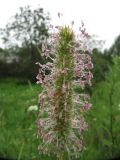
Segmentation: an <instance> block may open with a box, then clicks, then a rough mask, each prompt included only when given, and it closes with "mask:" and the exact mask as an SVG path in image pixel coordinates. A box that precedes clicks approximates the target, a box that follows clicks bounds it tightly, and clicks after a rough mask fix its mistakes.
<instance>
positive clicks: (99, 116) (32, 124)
mask: <svg viewBox="0 0 120 160" xmlns="http://www.w3.org/2000/svg"><path fill="white" fill-rule="evenodd" d="M119 66H120V58H115V59H114V65H113V67H112V68H110V71H109V73H108V74H107V78H106V81H102V82H100V83H98V84H97V85H96V86H95V87H94V88H93V90H92V98H91V101H92V104H93V107H92V108H91V110H89V111H88V112H87V113H86V119H87V121H88V123H89V130H88V131H86V132H85V133H84V142H85V147H86V150H85V151H83V152H82V153H81V160H101V159H102V160H103V159H108V158H112V157H119V156H120V127H119V124H120V98H119V95H120V70H119ZM40 90H41V87H40V86H39V85H35V84H34V85H33V84H30V82H28V83H26V84H21V83H20V82H18V81H17V80H14V79H8V80H4V79H3V80H0V156H2V157H12V158H15V159H18V160H20V159H25V160H40V159H41V160H42V159H44V160H47V159H49V160H50V159H51V160H52V159H53V157H52V156H51V157H50V158H49V157H43V156H40V155H39V153H38V149H37V148H38V144H39V143H40V142H39V140H38V139H37V128H36V119H37V111H34V110H32V111H28V109H29V107H30V106H33V105H37V97H38V93H39V92H40Z"/></svg>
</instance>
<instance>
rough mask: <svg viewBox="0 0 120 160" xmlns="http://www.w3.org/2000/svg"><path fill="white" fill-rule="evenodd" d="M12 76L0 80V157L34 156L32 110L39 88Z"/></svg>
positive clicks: (36, 141)
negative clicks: (23, 83) (20, 82)
mask: <svg viewBox="0 0 120 160" xmlns="http://www.w3.org/2000/svg"><path fill="white" fill-rule="evenodd" d="M17 83H18V82H17V81H16V80H14V79H11V80H1V81H0V157H1V156H2V157H11V158H15V159H16V158H18V160H20V159H21V158H22V159H26V160H27V159H38V151H37V147H38V140H37V138H36V133H37V131H36V118H37V114H36V112H35V111H31V112H30V111H28V108H29V106H32V105H36V104H37V96H38V93H39V92H40V87H39V86H36V85H31V84H30V83H29V84H26V85H21V84H17Z"/></svg>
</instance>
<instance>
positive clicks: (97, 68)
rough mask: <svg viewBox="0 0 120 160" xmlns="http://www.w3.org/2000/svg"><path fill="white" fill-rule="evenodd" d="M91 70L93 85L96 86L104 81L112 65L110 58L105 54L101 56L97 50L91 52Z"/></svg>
mask: <svg viewBox="0 0 120 160" xmlns="http://www.w3.org/2000/svg"><path fill="white" fill-rule="evenodd" d="M91 56H92V62H93V65H94V68H93V76H94V78H93V83H94V84H97V83H98V82H100V81H103V80H105V77H106V74H107V72H108V71H109V67H110V66H111V65H112V61H111V58H110V57H109V56H108V55H107V54H105V53H104V54H103V53H102V52H101V51H99V50H98V49H93V51H92V55H91Z"/></svg>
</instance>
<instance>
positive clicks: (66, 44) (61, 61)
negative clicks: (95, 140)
mask: <svg viewBox="0 0 120 160" xmlns="http://www.w3.org/2000/svg"><path fill="white" fill-rule="evenodd" d="M51 37H52V38H51V41H50V46H51V48H49V49H47V48H45V49H44V51H45V54H43V55H44V56H46V55H47V58H49V59H50V60H51V61H52V62H47V63H46V64H43V65H42V64H39V66H40V70H39V74H38V76H37V79H38V83H40V84H41V85H42V86H43V91H42V93H41V94H40V95H39V101H40V102H39V104H40V118H39V120H38V134H39V136H40V138H41V139H42V141H43V143H44V145H40V147H39V151H40V153H43V154H48V155H49V154H51V153H52V154H55V155H56V156H57V157H58V159H62V160H63V159H64V158H65V157H66V156H67V157H68V156H74V155H75V156H77V155H79V153H80V151H81V150H82V149H83V145H82V136H81V133H82V132H83V131H84V130H86V129H87V123H86V122H85V120H84V117H83V116H82V112H84V111H85V110H88V109H89V108H90V107H91V104H89V103H88V99H89V96H88V95H87V94H82V93H81V94H80V93H79V94H78V93H76V92H75V91H74V87H75V86H80V87H81V88H82V89H83V88H84V87H85V85H86V84H89V85H91V79H92V74H91V72H90V69H91V68H92V67H93V65H92V62H91V58H90V56H89V55H88V54H86V53H85V52H84V51H82V52H81V50H82V48H81V44H80V42H79V41H78V40H76V38H75V35H74V32H73V30H72V29H71V28H70V27H67V26H65V27H58V33H54V36H51ZM53 37H54V38H53ZM74 153H75V154H74ZM65 159H66V158H65Z"/></svg>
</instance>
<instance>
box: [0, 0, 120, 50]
mask: <svg viewBox="0 0 120 160" xmlns="http://www.w3.org/2000/svg"><path fill="white" fill-rule="evenodd" d="M38 4H40V6H41V7H42V8H43V9H44V11H45V12H47V11H48V12H49V13H50V15H51V18H52V21H53V23H58V20H57V12H62V13H63V15H64V18H63V22H64V23H68V22H70V21H72V20H74V21H75V25H76V26H78V25H79V24H80V22H81V20H83V21H84V23H85V26H86V28H87V31H88V32H89V34H90V35H92V34H95V35H98V36H99V39H101V40H106V45H105V47H107V48H108V47H109V46H110V45H111V44H112V43H113V42H114V39H115V38H116V37H117V36H118V35H119V34H120V0H1V2H0V28H1V27H4V26H5V24H6V23H7V22H8V20H9V18H10V17H11V16H13V15H14V14H15V13H16V12H17V11H18V8H19V7H21V6H26V5H30V6H32V7H34V8H35V7H36V6H38Z"/></svg>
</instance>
